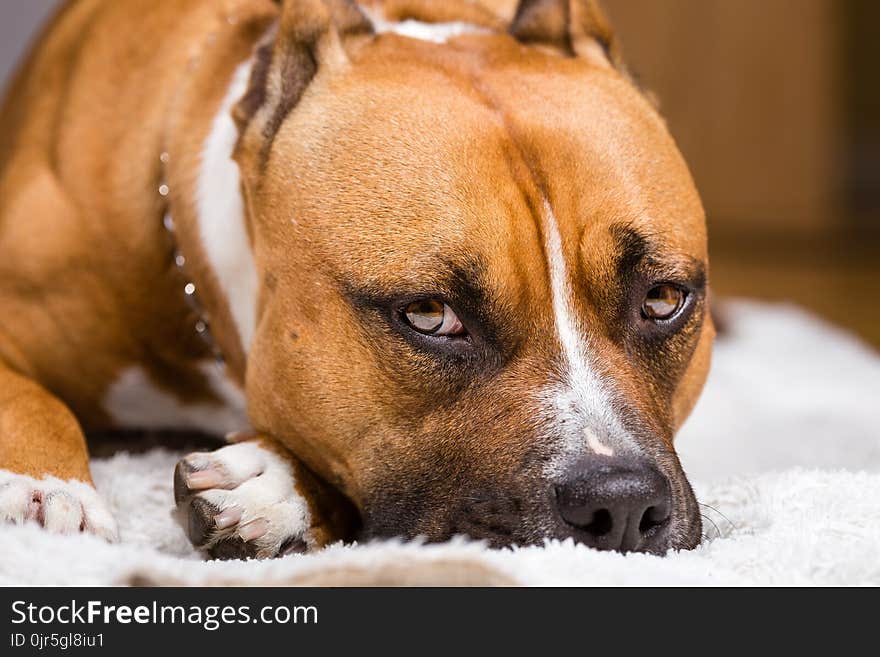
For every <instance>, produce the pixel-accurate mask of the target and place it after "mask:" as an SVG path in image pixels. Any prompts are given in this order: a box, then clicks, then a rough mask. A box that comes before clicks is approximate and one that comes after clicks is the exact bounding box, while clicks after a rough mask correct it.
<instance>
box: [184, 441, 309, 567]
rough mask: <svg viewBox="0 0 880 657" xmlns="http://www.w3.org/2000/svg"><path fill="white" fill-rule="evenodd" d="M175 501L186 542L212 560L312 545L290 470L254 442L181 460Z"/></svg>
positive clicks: (257, 555) (259, 555)
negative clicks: (205, 552) (202, 550)
mask: <svg viewBox="0 0 880 657" xmlns="http://www.w3.org/2000/svg"><path fill="white" fill-rule="evenodd" d="M174 501H175V502H176V503H177V508H178V511H179V513H180V520H181V523H182V524H183V526H184V528H185V529H186V532H187V535H188V536H189V539H190V541H192V543H193V545H195V546H196V547H198V548H202V549H204V550H206V551H207V552H208V553H209V554H210V555H211V556H212V557H214V558H216V559H242V558H247V557H254V558H258V559H265V558H271V557H276V556H281V555H284V554H289V553H291V552H305V551H307V550H309V549H310V548H312V547H313V546H314V543H315V541H314V538H313V537H312V536H311V533H310V531H309V530H310V527H311V517H310V512H309V505H308V502H307V501H306V500H305V498H303V497H302V496H301V495H300V494H299V493H298V492H297V491H296V488H295V482H294V472H293V468H292V467H291V465H290V463H289V462H288V461H286V460H285V459H284V458H282V457H281V456H279V455H278V454H276V453H275V452H273V451H271V450H269V449H266V448H264V447H261V446H260V445H259V444H257V443H256V442H245V443H239V444H236V445H230V446H228V447H223V448H221V449H218V450H217V451H215V452H197V453H195V454H190V455H189V456H187V457H185V458H183V459H182V460H180V461H179V462H178V464H177V467H176V468H175V470H174Z"/></svg>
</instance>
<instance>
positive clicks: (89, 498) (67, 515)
mask: <svg viewBox="0 0 880 657" xmlns="http://www.w3.org/2000/svg"><path fill="white" fill-rule="evenodd" d="M0 521H6V522H13V523H23V522H27V521H34V522H37V523H39V524H41V525H43V526H44V527H46V528H47V529H49V530H52V531H56V532H60V533H74V532H81V531H86V532H91V533H94V534H97V535H98V536H102V537H104V538H106V539H107V540H115V539H116V536H117V531H116V521H115V520H114V519H113V515H112V514H111V513H110V510H109V509H108V508H107V505H106V504H105V503H104V501H103V500H102V499H101V498H100V497H99V496H98V493H97V491H96V490H95V488H94V486H93V484H92V478H91V475H90V473H89V454H88V450H87V449H86V442H85V438H84V436H83V433H82V430H81V429H80V426H79V423H78V422H77V421H76V418H75V417H74V416H73V413H71V411H70V409H68V408H67V407H66V406H65V405H64V404H63V403H62V402H61V401H60V400H58V399H56V398H55V397H53V396H52V395H51V394H50V393H49V392H48V391H46V390H45V389H44V388H42V387H41V386H40V385H38V384H37V383H35V382H34V381H32V380H30V379H28V378H26V377H23V376H21V375H19V374H16V373H15V372H13V371H11V370H10V369H8V368H6V367H5V366H4V365H3V363H2V362H0Z"/></svg>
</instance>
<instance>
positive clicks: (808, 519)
mask: <svg viewBox="0 0 880 657" xmlns="http://www.w3.org/2000/svg"><path fill="white" fill-rule="evenodd" d="M725 310H726V315H727V316H728V317H729V320H728V321H729V332H728V334H727V335H726V336H725V337H724V338H722V339H720V340H719V342H718V344H717V348H716V350H715V357H714V363H713V367H712V372H711V375H710V378H709V383H708V386H707V388H706V391H705V394H704V396H703V398H702V399H701V401H700V403H699V404H698V406H697V409H696V410H695V412H694V415H693V417H692V418H691V420H689V422H688V423H687V425H686V426H685V427H684V428H683V430H682V433H681V434H680V437H679V442H678V445H679V452H680V454H681V457H682V461H683V463H684V466H685V470H686V471H687V472H688V473H689V475H690V478H691V480H692V481H693V482H694V485H695V489H696V491H697V496H698V498H699V500H700V502H702V503H703V504H704V505H705V506H704V507H703V512H704V515H705V516H706V520H705V521H704V524H705V534H706V536H705V540H704V542H703V544H702V545H701V546H700V547H699V548H698V549H696V550H694V551H691V552H681V553H675V554H670V555H668V556H666V557H663V558H661V557H653V556H646V555H627V556H622V555H619V554H610V553H602V552H597V551H594V550H590V549H587V548H584V547H582V546H579V545H574V544H573V543H571V542H563V543H558V542H550V543H548V544H547V545H546V546H544V547H539V548H538V547H535V548H525V549H515V550H487V549H484V548H483V547H482V546H480V545H478V544H474V543H466V542H464V541H453V542H451V543H448V544H442V545H418V544H400V543H397V542H389V543H379V544H371V545H362V546H356V547H352V546H342V545H337V546H333V547H330V548H327V549H325V550H323V551H322V552H320V553H317V554H314V555H307V556H302V555H292V556H288V557H285V558H283V559H277V560H273V561H264V562H257V561H237V562H208V561H204V560H202V559H201V558H200V557H199V556H198V555H197V554H196V553H195V552H194V551H193V550H192V549H191V548H190V547H189V545H188V544H187V541H186V539H185V538H184V536H183V533H182V531H181V530H180V529H179V528H178V526H177V525H176V523H175V522H174V520H173V519H172V517H171V513H170V508H171V505H172V496H171V483H172V482H171V473H172V469H173V466H174V463H175V462H176V460H177V458H178V457H179V454H178V453H174V452H170V451H167V450H163V449H154V450H152V451H149V452H147V453H144V454H138V455H131V454H127V453H120V454H117V455H115V456H113V457H111V458H108V459H98V460H95V462H94V464H93V468H94V475H95V480H96V483H97V486H98V489H99V491H100V492H101V493H102V494H103V495H104V496H105V497H106V499H107V500H108V501H109V503H110V505H111V507H112V508H113V510H114V511H115V513H116V516H117V518H118V520H119V523H120V532H121V537H122V541H121V543H120V544H117V545H109V544H106V543H104V542H102V541H101V540H99V539H95V538H92V537H90V536H66V537H62V536H54V535H50V534H48V533H46V532H43V531H41V530H39V529H38V528H36V527H32V526H24V527H9V526H6V527H0V583H2V584H121V583H128V582H154V583H198V584H223V583H253V584H339V583H418V584H439V583H454V584H467V583H520V584H528V585H617V584H625V585H626V584H632V585H641V584H647V585H652V584H664V585H716V584H720V585H751V584H780V585H782V584H787V585H801V584H804V585H807V584H849V585H857V584H873V585H880V403H878V402H880V357H878V355H877V354H876V353H875V352H874V351H872V350H871V349H869V348H868V347H866V346H864V345H863V344H861V343H859V342H858V341H857V340H855V339H854V338H852V337H850V336H849V335H847V334H845V333H842V332H840V331H839V330H837V329H835V328H833V327H830V326H828V325H827V324H824V323H822V322H821V321H819V320H817V319H815V318H813V317H811V316H809V315H807V314H805V313H803V312H801V311H799V310H797V309H794V308H790V307H785V306H763V305H758V304H754V303H746V302H736V303H729V304H727V306H726V308H725Z"/></svg>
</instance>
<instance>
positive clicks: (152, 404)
mask: <svg viewBox="0 0 880 657" xmlns="http://www.w3.org/2000/svg"><path fill="white" fill-rule="evenodd" d="M199 369H200V370H201V372H202V374H203V375H204V376H205V378H206V380H207V382H208V385H209V387H210V388H211V390H212V391H213V392H214V394H215V395H216V396H217V398H218V400H219V402H218V403H206V402H200V403H198V404H185V403H183V402H182V401H181V400H180V399H179V398H178V397H176V396H174V395H173V394H171V393H169V392H167V391H165V390H162V389H161V388H159V387H158V386H157V385H156V384H155V383H153V382H152V381H151V380H150V378H149V376H148V375H147V373H146V371H144V369H143V368H140V367H131V368H129V369H127V370H125V371H124V372H123V373H122V374H121V375H120V376H119V378H118V379H117V380H116V381H115V382H114V383H113V385H111V386H110V389H109V390H108V391H107V395H106V397H105V398H104V410H106V411H107V413H109V414H110V417H111V418H112V419H113V420H114V422H115V423H116V424H117V425H119V426H120V427H124V428H128V429H152V430H195V431H201V432H204V433H208V434H213V435H217V436H223V435H225V434H227V433H229V432H231V431H240V430H242V429H245V428H247V427H248V420H247V414H246V412H245V397H244V393H243V392H242V390H241V389H240V388H239V387H238V386H236V385H235V384H234V383H232V382H231V381H230V380H229V379H228V378H227V377H226V375H225V374H224V373H223V372H221V371H220V369H219V368H218V367H217V365H216V364H215V363H213V362H206V363H203V364H202V365H201V366H200V367H199Z"/></svg>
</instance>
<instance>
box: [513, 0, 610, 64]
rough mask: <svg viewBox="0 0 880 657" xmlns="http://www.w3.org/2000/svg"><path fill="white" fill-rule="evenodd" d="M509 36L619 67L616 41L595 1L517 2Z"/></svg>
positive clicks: (524, 0) (535, 0) (537, 0)
mask: <svg viewBox="0 0 880 657" xmlns="http://www.w3.org/2000/svg"><path fill="white" fill-rule="evenodd" d="M510 34H511V35H513V37H514V38H516V39H517V40H518V41H521V42H522V43H527V44H534V45H542V46H546V47H550V48H553V49H556V50H559V51H561V52H563V53H564V54H566V55H568V56H571V57H585V58H587V59H591V60H593V61H595V62H596V63H599V64H603V65H605V66H607V65H609V64H610V65H612V66H615V67H622V61H621V58H620V51H619V46H618V44H617V39H616V38H615V37H614V32H613V31H612V30H611V25H610V23H609V22H608V19H607V18H606V17H605V14H604V13H603V12H602V9H601V8H600V7H599V4H598V2H597V0H520V3H519V6H518V7H517V10H516V14H515V15H514V18H513V22H512V23H511V25H510Z"/></svg>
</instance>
